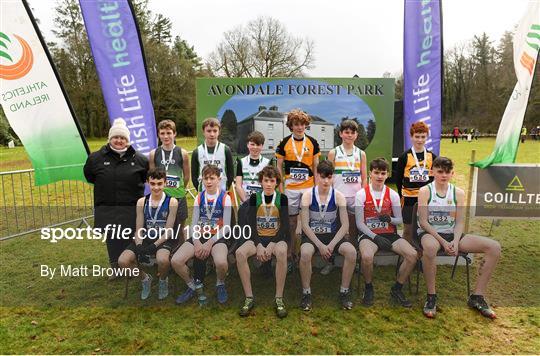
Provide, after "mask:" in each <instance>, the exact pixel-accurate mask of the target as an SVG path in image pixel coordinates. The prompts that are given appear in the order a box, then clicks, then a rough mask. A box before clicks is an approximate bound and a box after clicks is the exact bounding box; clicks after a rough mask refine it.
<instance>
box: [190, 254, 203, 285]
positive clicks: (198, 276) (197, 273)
mask: <svg viewBox="0 0 540 356" xmlns="http://www.w3.org/2000/svg"><path fill="white" fill-rule="evenodd" d="M205 276H206V259H205V260H201V259H198V258H197V257H194V258H193V277H195V280H199V281H200V282H201V283H202V282H204V277H205Z"/></svg>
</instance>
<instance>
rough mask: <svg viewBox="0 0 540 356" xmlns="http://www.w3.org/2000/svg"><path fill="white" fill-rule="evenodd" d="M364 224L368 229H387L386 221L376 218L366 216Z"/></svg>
mask: <svg viewBox="0 0 540 356" xmlns="http://www.w3.org/2000/svg"><path fill="white" fill-rule="evenodd" d="M366 225H367V227H368V228H369V229H370V230H379V229H385V230H386V229H388V226H389V225H388V223H387V222H384V221H381V220H379V219H378V218H367V219H366Z"/></svg>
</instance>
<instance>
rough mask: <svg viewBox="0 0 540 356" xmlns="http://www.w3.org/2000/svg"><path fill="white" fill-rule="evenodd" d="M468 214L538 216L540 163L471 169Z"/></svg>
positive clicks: (520, 217) (539, 209)
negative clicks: (471, 183)
mask: <svg viewBox="0 0 540 356" xmlns="http://www.w3.org/2000/svg"><path fill="white" fill-rule="evenodd" d="M471 209H472V210H471V215H472V216H475V217H488V218H514V219H540V164H495V165H492V166H489V167H487V168H484V169H479V168H477V167H475V168H474V180H473V193H472V201H471Z"/></svg>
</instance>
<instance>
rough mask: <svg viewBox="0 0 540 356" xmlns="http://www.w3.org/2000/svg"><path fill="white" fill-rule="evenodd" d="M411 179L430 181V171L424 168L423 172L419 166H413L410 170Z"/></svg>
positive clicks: (417, 181) (415, 181)
mask: <svg viewBox="0 0 540 356" xmlns="http://www.w3.org/2000/svg"><path fill="white" fill-rule="evenodd" d="M409 181H410V182H411V183H423V182H428V181H429V172H428V171H427V170H423V172H422V173H420V170H419V169H418V168H416V167H415V168H411V170H410V171H409Z"/></svg>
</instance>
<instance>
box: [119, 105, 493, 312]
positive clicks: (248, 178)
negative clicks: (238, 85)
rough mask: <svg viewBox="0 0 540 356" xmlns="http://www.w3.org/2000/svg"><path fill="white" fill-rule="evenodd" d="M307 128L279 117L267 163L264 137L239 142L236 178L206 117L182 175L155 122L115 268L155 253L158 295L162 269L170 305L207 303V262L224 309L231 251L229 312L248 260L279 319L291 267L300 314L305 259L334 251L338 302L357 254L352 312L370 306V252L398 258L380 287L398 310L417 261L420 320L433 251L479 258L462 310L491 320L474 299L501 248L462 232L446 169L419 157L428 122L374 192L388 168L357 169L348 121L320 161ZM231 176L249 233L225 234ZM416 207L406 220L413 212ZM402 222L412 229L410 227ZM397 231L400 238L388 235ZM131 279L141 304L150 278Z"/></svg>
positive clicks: (179, 159)
mask: <svg viewBox="0 0 540 356" xmlns="http://www.w3.org/2000/svg"><path fill="white" fill-rule="evenodd" d="M310 123H311V119H310V117H309V116H308V115H307V114H306V113H304V112H302V111H300V110H293V111H291V112H290V113H288V115H287V122H286V124H287V127H288V128H289V129H290V131H291V135H289V136H287V137H285V138H284V139H283V140H282V141H281V142H280V144H279V146H278V147H277V149H276V153H275V158H276V159H275V161H276V163H277V164H276V165H275V166H274V164H273V161H274V160H269V159H268V158H265V157H263V156H262V155H261V151H262V148H263V145H264V140H265V138H264V135H263V134H262V133H260V132H257V131H254V132H252V133H251V134H249V135H248V137H247V141H248V143H247V147H248V150H249V155H247V156H246V157H244V158H239V159H238V160H237V162H236V174H235V171H234V167H233V166H234V163H233V156H232V153H231V150H230V148H229V147H228V146H227V145H225V144H224V143H222V142H219V140H218V137H219V133H220V123H219V121H218V120H217V119H215V118H209V119H206V120H204V122H203V123H202V130H203V134H204V138H205V140H204V143H203V144H201V145H199V146H198V147H197V149H196V150H194V151H193V154H192V158H191V169H190V165H189V159H188V155H187V152H186V151H185V150H184V149H181V148H180V147H178V146H176V145H175V143H174V142H175V136H176V128H175V125H174V122H172V121H171V120H164V121H161V122H160V123H159V124H158V136H159V138H160V140H161V143H162V145H161V146H160V147H158V148H157V149H156V150H154V151H152V153H151V154H150V161H151V166H150V171H149V173H148V184H149V186H150V189H151V193H150V194H149V195H147V196H145V197H143V198H141V199H140V200H139V201H138V203H137V233H136V237H135V240H134V242H133V243H132V244H131V245H130V246H128V248H127V249H126V250H125V251H124V253H123V254H122V255H121V257H120V260H119V265H120V267H124V268H135V267H137V266H138V264H139V263H141V262H144V261H147V260H148V258H149V256H151V255H155V258H156V262H157V266H158V274H159V287H158V298H159V299H164V298H166V297H167V295H168V282H167V275H168V273H169V270H170V268H171V267H172V269H173V270H174V271H175V272H176V273H177V274H178V275H179V276H180V277H181V278H182V279H183V280H184V282H185V283H186V285H187V288H186V290H185V291H184V292H183V293H182V294H180V295H179V296H178V297H177V298H176V303H177V304H182V303H186V302H188V301H190V300H193V299H197V300H198V302H199V304H200V305H204V304H206V303H207V302H208V301H207V296H206V293H205V292H204V280H205V276H206V267H207V259H208V257H209V256H212V259H213V263H214V265H215V270H216V298H217V301H218V302H219V303H220V304H224V303H226V302H227V300H228V294H227V288H226V285H225V279H226V276H227V272H228V259H227V256H228V255H229V254H230V253H234V255H235V257H236V265H237V269H238V274H239V276H240V280H241V282H242V287H243V290H244V294H245V300H244V303H243V305H242V306H241V308H240V311H239V314H240V315H241V316H248V315H249V314H250V313H251V311H252V309H253V308H254V306H255V299H254V293H253V290H252V286H251V272H250V267H249V263H248V260H249V258H250V257H253V256H255V257H256V259H257V260H258V261H259V262H260V263H261V264H263V265H266V266H270V268H271V262H272V259H273V257H275V283H276V285H275V311H276V314H277V315H278V317H280V318H283V317H285V316H286V315H287V309H286V307H285V303H284V300H283V290H284V287H285V280H286V276H287V273H288V271H290V269H291V267H292V266H293V264H294V262H297V263H298V265H299V269H300V276H301V283H302V295H301V303H300V307H301V309H302V310H304V311H309V310H311V309H312V305H313V297H312V291H311V284H310V282H311V277H312V259H313V256H314V255H315V254H316V253H318V254H319V255H320V257H321V258H322V259H323V260H325V261H326V262H327V263H329V264H331V263H333V262H331V261H333V258H334V257H335V256H337V255H341V256H342V257H343V266H342V275H341V285H340V289H339V303H340V305H341V307H342V308H343V309H347V310H349V309H352V307H353V301H352V293H351V288H350V284H351V280H352V277H353V274H354V270H355V266H356V261H357V258H358V259H359V261H360V269H361V272H362V275H363V277H364V280H365V286H364V294H363V297H362V304H363V305H365V306H371V305H372V304H373V301H374V297H375V295H374V288H373V281H372V278H373V261H374V256H375V254H376V253H377V252H378V251H381V250H382V251H392V252H394V253H396V254H398V255H400V256H401V260H402V261H403V262H402V263H401V265H400V267H399V270H398V273H397V276H396V280H395V282H394V283H393V285H392V286H391V288H390V292H389V293H390V296H391V298H392V300H393V301H395V302H396V303H398V304H399V305H401V306H403V307H411V306H412V304H411V302H410V301H409V300H408V299H407V297H406V296H405V294H404V293H403V291H402V287H403V284H404V283H405V281H406V280H407V279H408V277H409V275H410V273H411V272H412V270H413V269H414V267H415V266H416V265H417V260H418V259H419V258H420V259H421V262H422V271H423V274H424V276H425V280H426V286H427V297H426V302H425V304H424V308H423V313H424V315H425V316H426V317H428V318H433V317H435V314H436V311H437V294H436V291H435V276H436V261H435V258H436V256H437V255H438V253H439V252H440V251H442V252H444V253H445V254H447V255H450V256H457V254H458V253H483V254H484V259H483V263H482V265H481V267H480V273H479V277H478V279H477V282H476V286H475V290H474V294H472V295H471V296H470V297H469V300H468V305H469V306H470V307H471V308H473V309H475V310H477V311H479V312H480V313H481V314H482V315H484V316H486V317H489V318H495V313H494V312H493V310H492V309H491V308H490V307H489V304H488V303H487V302H486V299H485V298H484V294H485V291H486V287H487V283H488V281H489V279H490V277H491V274H492V272H493V270H494V268H495V265H496V264H497V261H498V259H499V256H500V250H501V248H500V245H499V243H498V242H496V241H494V240H491V239H488V238H485V237H482V236H476V235H470V234H465V233H464V221H465V218H464V210H465V202H464V200H465V193H464V191H463V190H462V189H460V188H458V187H456V186H455V185H454V184H452V183H450V180H451V178H452V176H453V174H454V167H453V162H452V161H451V160H450V159H449V158H446V157H436V156H435V154H433V153H432V152H431V151H429V150H427V149H426V147H425V143H426V140H427V137H428V134H429V128H428V126H427V125H426V124H425V123H423V122H417V123H414V124H413V125H412V126H411V127H410V135H411V141H412V142H413V146H412V147H411V148H410V149H408V150H407V151H406V152H404V153H403V154H402V155H401V156H400V157H399V160H398V169H397V170H398V172H397V178H396V186H397V192H396V191H394V190H393V189H391V188H390V187H388V186H387V185H386V184H385V182H386V179H387V178H388V176H389V174H390V172H391V171H390V170H391V166H390V165H389V163H388V162H387V161H386V160H385V159H384V158H376V159H373V160H372V161H371V162H369V164H368V163H367V159H366V154H365V153H364V151H363V150H361V149H360V148H358V147H357V146H355V141H356V139H357V137H358V124H357V123H356V122H355V121H353V120H344V121H343V122H342V123H341V125H340V129H339V136H340V138H341V140H342V144H341V145H339V146H337V147H335V148H334V149H332V150H331V151H330V152H329V154H328V157H327V159H326V160H321V159H320V155H321V152H320V149H319V145H318V143H317V140H316V139H314V138H313V137H311V136H308V135H307V134H306V133H305V131H306V128H307V127H308V126H309V125H310ZM276 166H277V167H276ZM190 177H191V180H192V182H193V185H194V186H195V187H197V189H198V194H197V196H196V198H195V202H194V206H193V214H192V223H191V224H190V225H189V226H187V227H186V228H185V229H182V227H184V226H185V220H186V219H187V204H186V190H185V186H186V185H187V183H188V182H189V180H190ZM233 179H234V181H235V190H236V192H235V193H236V196H237V197H238V198H239V200H240V201H241V202H242V204H243V206H245V207H246V209H245V210H243V212H244V214H245V216H239V217H238V220H239V221H240V220H243V221H245V224H246V225H247V226H249V227H250V229H248V230H245V229H243V230H241V231H243V233H242V236H234V238H232V235H233V234H232V231H233V230H234V229H233V226H231V217H232V215H233V212H232V206H233V204H232V199H231V195H230V194H229V192H228V190H229V188H230V186H231V184H232V182H233ZM415 206H416V207H417V214H416V216H413V210H414V208H415ZM413 219H416V222H417V226H418V228H417V231H413ZM401 224H403V236H400V235H399V234H398V230H397V227H398V226H399V225H401ZM175 227H176V228H177V229H174V228H175ZM178 227H180V228H179V229H178ZM235 227H236V226H235ZM151 228H165V229H164V231H167V233H165V234H159V236H157V237H156V236H154V237H152V236H150V234H149V233H146V234H145V232H147V231H150V230H149V229H151ZM171 228H172V229H171ZM172 231H184V232H185V235H186V236H173V233H172ZM246 231H248V232H249V233H245V232H246ZM184 240H185V241H184ZM414 246H416V248H415V247H414ZM191 260H192V265H191V266H192V268H191V269H192V273H191V272H190V267H189V262H190V261H191ZM141 278H142V291H141V298H142V299H147V298H148V297H149V295H150V291H151V283H152V277H151V276H150V274H148V273H144V272H142V273H141Z"/></svg>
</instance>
